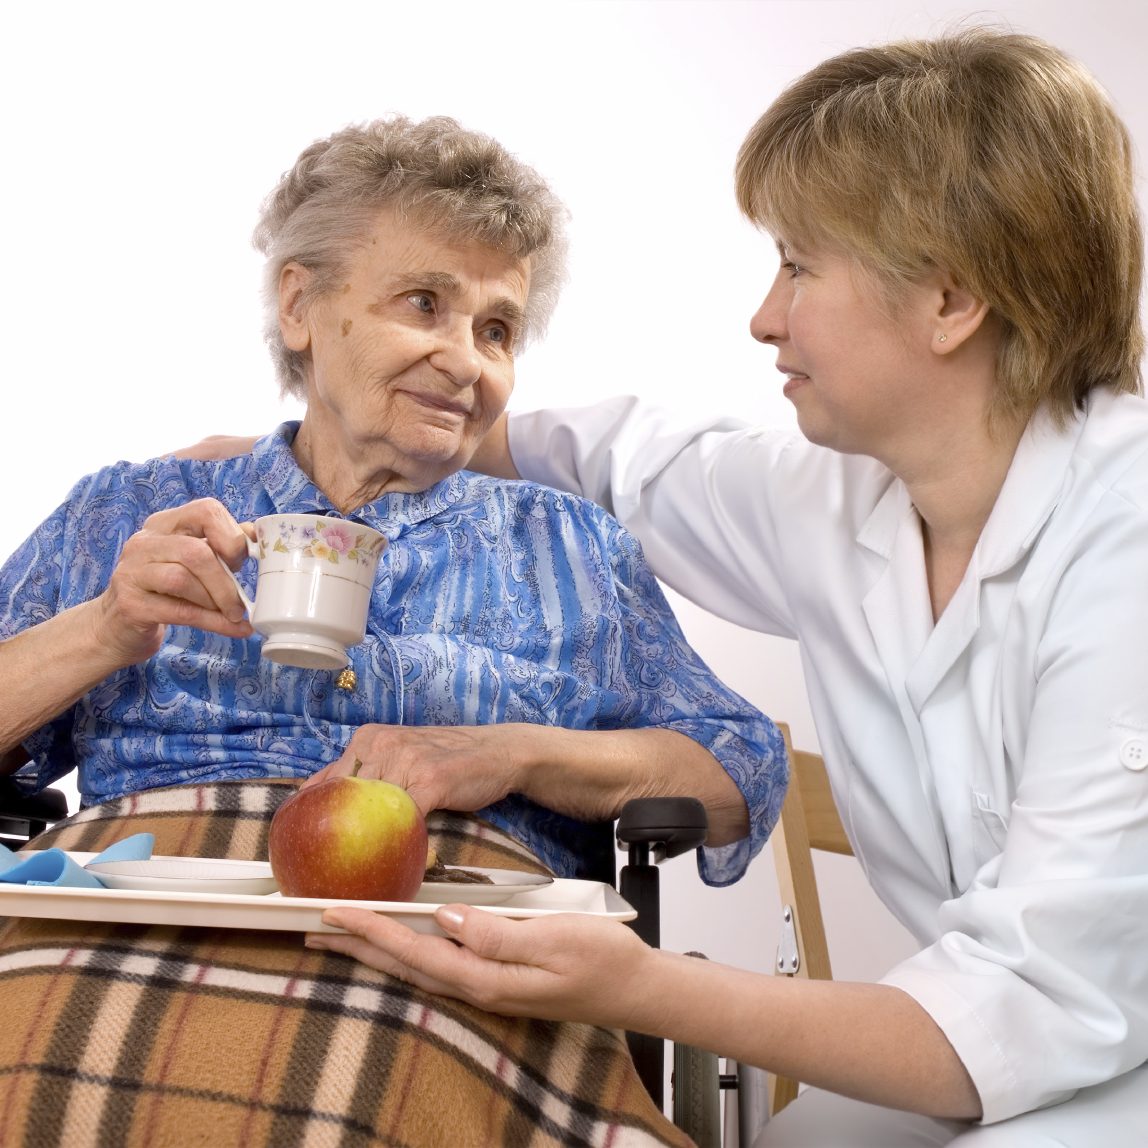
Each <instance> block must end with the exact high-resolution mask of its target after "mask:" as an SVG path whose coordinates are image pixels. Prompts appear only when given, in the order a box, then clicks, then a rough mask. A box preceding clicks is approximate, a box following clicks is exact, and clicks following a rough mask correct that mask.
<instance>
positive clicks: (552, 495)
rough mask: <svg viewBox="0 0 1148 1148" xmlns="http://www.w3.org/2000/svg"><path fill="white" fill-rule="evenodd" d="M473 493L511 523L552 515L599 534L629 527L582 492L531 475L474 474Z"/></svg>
mask: <svg viewBox="0 0 1148 1148" xmlns="http://www.w3.org/2000/svg"><path fill="white" fill-rule="evenodd" d="M468 477H469V478H470V479H471V480H472V481H471V483H470V490H471V494H472V496H473V497H474V499H475V501H476V502H477V503H478V504H485V505H486V506H487V508H488V509H489V510H494V509H495V508H497V513H498V514H499V515H500V516H501V517H503V518H504V520H505V521H507V522H508V523H512V522H514V521H522V522H525V521H528V520H538V519H544V518H549V519H553V520H555V521H556V522H561V524H562V525H563V526H564V527H567V528H570V527H573V528H575V529H582V530H585V531H590V532H593V533H595V534H601V533H609V534H613V533H615V532H618V531H622V532H624V530H625V528H624V527H623V526H622V525H621V524H620V523H619V522H618V521H617V519H615V518H614V516H613V515H612V514H610V512H609V511H608V510H605V509H603V508H602V507H601V506H599V505H598V504H597V503H595V502H591V501H590V499H588V498H583V497H582V496H581V495H580V494H571V493H570V492H569V491H566V490H558V489H556V488H555V487H552V486H545V485H543V484H542V483H540V482H532V481H530V480H528V479H506V478H491V477H489V476H488V475H480V474H470V475H468Z"/></svg>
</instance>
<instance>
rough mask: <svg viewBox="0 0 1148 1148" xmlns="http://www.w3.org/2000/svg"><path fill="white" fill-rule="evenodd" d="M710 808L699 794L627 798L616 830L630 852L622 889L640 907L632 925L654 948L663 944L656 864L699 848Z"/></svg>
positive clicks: (705, 829)
mask: <svg viewBox="0 0 1148 1148" xmlns="http://www.w3.org/2000/svg"><path fill="white" fill-rule="evenodd" d="M706 832H707V822H706V807H705V806H704V805H703V804H702V803H701V802H700V801H698V799H697V798H696V797H639V798H635V799H634V800H632V801H627V802H626V804H625V805H624V806H622V812H621V813H620V814H619V816H618V824H617V827H616V828H615V834H616V836H617V838H618V844H619V845H625V846H626V847H627V848H628V852H629V864H627V865H623V866H622V872H621V874H620V880H619V883H618V884H619V892H620V893H621V894H622V896H623V897H624V898H625V899H626V900H627V901H629V903H630V904H631V905H633V907H634V908H635V909H637V911H638V917H637V920H634V921H631V922H630V925H631V928H633V930H634V931H635V932H636V933H637V934H638V936H640V937H641V938H642V940H644V941H645V942H646V944H648V945H653V946H654V947H655V948H657V947H658V945H660V944H661V939H662V929H661V910H660V907H659V901H658V870H657V863H658V862H659V861H662V860H664V859H665V858H667V857H677V856H679V855H680V854H682V853H685V852H687V851H688V850H690V849H696V848H697V847H698V846H699V845H701V844H702V843H703V842H704V841H705V839H706Z"/></svg>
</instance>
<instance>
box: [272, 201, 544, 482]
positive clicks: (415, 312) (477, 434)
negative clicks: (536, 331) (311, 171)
mask: <svg viewBox="0 0 1148 1148" xmlns="http://www.w3.org/2000/svg"><path fill="white" fill-rule="evenodd" d="M345 271H346V273H345V275H344V277H343V278H342V280H341V281H340V282H339V283H338V284H337V285H336V286H335V288H334V289H333V290H331V291H330V292H328V293H327V294H326V295H324V296H322V297H320V298H319V299H317V300H316V301H315V302H314V303H312V304H311V306H310V307H308V308H307V310H306V315H305V317H304V321H303V324H302V331H301V337H300V338H299V339H298V342H300V343H302V346H296V348H295V349H301V350H303V351H304V353H306V352H309V356H308V357H309V369H308V404H307V408H308V419H309V420H310V421H312V422H313V423H315V425H316V426H323V427H326V428H327V430H328V431H329V432H331V433H334V434H336V435H337V436H340V437H341V436H344V435H345V436H346V441H347V442H349V443H350V442H353V443H355V445H356V448H357V449H359V450H362V449H369V450H371V451H373V452H375V454H374V457H377V458H378V459H379V462H380V466H381V467H384V468H386V469H387V470H389V471H390V472H392V473H393V474H395V475H397V476H400V477H401V478H402V479H404V480H405V481H404V482H403V485H405V486H408V487H409V488H411V489H423V488H425V487H427V486H429V485H431V484H432V483H434V482H437V481H438V480H439V479H441V478H443V477H445V476H446V475H448V474H450V473H452V472H453V471H455V470H458V469H459V468H460V467H462V466H465V465H466V463H467V462H468V461H469V459H470V456H471V455H472V454H473V453H474V450H475V447H476V446H477V445H478V442H479V441H480V439H481V438H482V436H483V435H484V434H486V432H487V431H488V430H489V429H490V427H491V424H492V423H493V422H494V421H495V419H496V418H497V417H498V416H499V414H501V413H502V411H503V409H504V408H505V406H506V403H507V401H508V399H509V398H510V393H511V391H512V389H513V387H514V348H515V343H516V341H517V340H518V339H519V338H520V333H521V328H522V316H523V311H524V308H525V306H526V295H527V291H528V288H529V285H530V269H529V265H528V262H527V261H526V260H521V259H516V258H512V257H509V256H507V255H506V254H504V253H502V252H499V251H496V250H494V249H492V248H489V247H486V246H484V245H482V244H479V243H476V242H472V241H467V240H457V239H450V238H445V237H443V236H441V235H438V234H436V233H433V232H429V231H427V230H425V229H422V228H420V227H419V226H418V225H417V224H413V223H412V222H411V221H409V220H407V221H405V222H404V221H400V220H399V219H398V218H397V217H396V216H395V215H394V214H393V213H392V212H390V211H383V212H382V213H380V214H379V216H378V217H377V218H376V220H375V222H374V224H373V226H372V227H370V228H369V229H368V231H367V233H366V234H365V236H364V238H363V241H362V243H361V245H360V246H359V247H358V248H357V249H356V250H355V252H354V253H353V254H352V256H351V258H350V260H349V261H348V263H347V266H346V269H345ZM303 274H305V272H304V273H303ZM286 334H287V332H286V331H285V335H286ZM289 345H290V343H289Z"/></svg>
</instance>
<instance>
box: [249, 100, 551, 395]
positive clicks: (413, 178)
mask: <svg viewBox="0 0 1148 1148" xmlns="http://www.w3.org/2000/svg"><path fill="white" fill-rule="evenodd" d="M384 207H387V208H393V209H395V210H397V211H399V212H400V213H402V214H403V215H410V216H411V217H413V218H414V219H415V220H416V221H417V222H418V223H419V224H420V225H422V226H425V227H427V228H429V229H431V230H433V231H436V232H440V233H442V234H445V235H448V236H450V237H451V238H454V239H463V240H467V241H473V242H478V243H482V244H485V245H486V246H489V247H491V248H494V249H496V250H498V251H502V252H506V253H508V254H510V255H511V256H512V257H514V258H516V259H526V258H529V259H530V292H529V295H528V296H527V300H526V308H525V310H526V317H525V323H524V327H523V332H522V344H521V345H522V346H525V345H526V344H527V343H529V342H530V341H531V340H532V339H535V338H538V337H540V336H541V335H542V334H543V333H544V332H545V330H546V326H547V323H548V322H549V320H550V316H551V314H552V313H553V311H554V307H555V305H556V304H557V302H558V295H559V292H560V291H561V288H562V284H563V282H564V280H565V277H566V219H567V212H566V209H565V207H564V206H563V204H562V202H561V201H560V200H559V199H558V197H557V196H556V195H554V193H553V192H552V191H551V190H550V188H549V187H548V186H547V184H546V182H545V181H544V180H543V179H542V178H541V176H539V175H538V173H537V172H536V171H534V169H533V168H530V167H527V166H526V164H524V163H522V162H520V161H519V160H518V159H516V158H515V157H514V156H513V155H511V154H510V153H509V152H508V151H507V150H506V149H505V148H504V147H503V146H502V145H501V144H499V143H498V142H497V141H496V140H493V139H491V138H490V137H489V136H485V135H480V134H479V133H477V132H472V131H467V130H466V129H464V128H463V127H461V126H460V125H459V124H458V123H457V122H456V121H455V120H453V119H450V118H449V117H447V116H434V117H431V118H430V119H426V120H422V121H421V122H416V121H413V120H410V119H407V118H406V117H405V116H394V117H392V118H388V119H379V120H374V121H372V122H370V123H367V124H361V125H350V126H348V127H346V128H343V129H342V130H341V131H337V132H335V133H334V135H332V136H330V137H329V138H327V139H323V140H317V141H316V142H315V143H313V144H311V146H310V147H308V148H307V149H306V150H304V151H303V152H302V154H301V155H300V156H299V158H298V159H297V160H296V161H295V165H294V166H293V167H292V168H291V170H290V171H288V172H286V173H284V175H283V177H282V178H281V179H280V181H279V183H278V185H277V186H276V187H275V189H274V190H273V191H272V192H271V194H270V195H269V196H268V197H267V198H266V199H265V200H264V202H263V207H262V210H261V212H260V216H259V224H258V226H257V227H256V228H255V233H254V235H253V237H252V241H253V243H254V244H255V247H256V249H257V250H258V251H260V252H261V253H262V254H263V255H264V256H266V259H267V262H266V264H265V267H264V279H263V306H264V337H265V338H266V340H267V345H268V347H269V348H270V350H271V355H272V358H273V359H274V361H275V368H276V372H277V373H278V376H279V384H280V387H281V389H282V392H283V394H284V395H291V396H294V397H296V398H305V397H306V393H305V389H304V384H305V373H304V372H305V360H304V358H303V356H302V355H301V354H299V353H298V352H297V351H292V350H290V349H289V348H288V347H287V346H286V345H285V344H284V342H283V336H282V334H281V333H280V330H279V277H280V273H281V272H282V270H283V268H284V266H286V264H288V263H291V262H295V263H299V264H301V265H302V266H304V267H306V268H307V269H308V270H309V271H310V272H311V273H312V278H311V281H310V283H309V284H308V286H307V289H306V291H305V293H304V296H303V303H304V305H307V304H309V303H310V302H312V301H314V300H315V299H316V298H318V297H319V296H321V295H323V294H325V293H326V292H328V291H330V290H332V289H333V288H334V287H335V286H336V285H337V282H338V280H339V278H340V276H341V274H342V273H343V271H344V268H345V266H346V262H347V260H348V258H349V257H350V254H351V252H352V251H353V250H354V249H355V247H356V245H357V244H358V243H359V242H361V240H362V238H363V236H364V235H365V233H366V232H367V230H368V228H369V227H370V225H371V223H372V222H373V221H374V219H375V217H376V216H377V214H378V212H379V211H380V209H382V208H384Z"/></svg>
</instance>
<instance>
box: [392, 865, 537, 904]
mask: <svg viewBox="0 0 1148 1148" xmlns="http://www.w3.org/2000/svg"><path fill="white" fill-rule="evenodd" d="M448 868H460V869H468V870H469V871H470V872H471V873H482V874H484V875H485V876H487V877H489V878H490V879H491V881H492V882H493V884H490V885H486V884H478V883H476V884H473V885H472V884H469V883H466V884H464V883H461V882H456V881H424V882H423V883H422V886H421V887H420V889H419V891H418V892H417V893H416V894H415V897H414V899H415V901H417V902H422V903H430V904H432V905H451V904H454V905H499V904H502V902H504V901H509V900H510V898H511V897H514V896H516V895H517V894H519V893H531V892H534V891H536V890H538V889H542V888H544V887H545V886H547V885H552V884H553V883H554V878H553V877H547V876H545V875H544V874H541V873H523V872H521V871H519V870H515V869H483V868H482V867H480V866H478V865H469V866H463V865H460V866H448Z"/></svg>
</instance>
